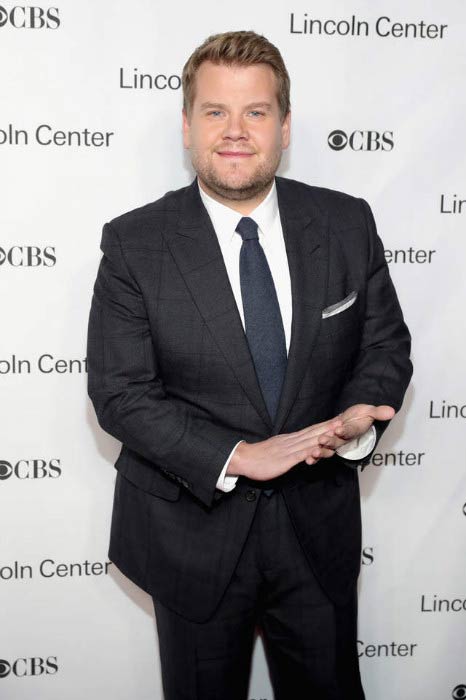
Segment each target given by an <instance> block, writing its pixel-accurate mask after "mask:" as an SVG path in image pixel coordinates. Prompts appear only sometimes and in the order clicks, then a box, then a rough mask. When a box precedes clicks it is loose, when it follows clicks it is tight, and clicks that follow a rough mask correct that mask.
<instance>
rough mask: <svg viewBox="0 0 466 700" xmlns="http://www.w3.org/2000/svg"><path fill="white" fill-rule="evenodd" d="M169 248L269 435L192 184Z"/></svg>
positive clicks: (223, 273)
mask: <svg viewBox="0 0 466 700" xmlns="http://www.w3.org/2000/svg"><path fill="white" fill-rule="evenodd" d="M167 244H168V246H169V248H170V251H171V253H172V255H173V257H174V259H175V261H176V263H177V265H178V268H179V270H180V273H181V275H182V276H183V278H184V280H185V283H186V285H187V286H188V288H189V291H190V292H191V295H192V298H193V301H194V303H195V304H196V306H197V308H198V309H199V313H200V314H201V316H202V318H203V319H204V321H205V323H206V325H207V326H208V328H209V330H210V332H211V334H212V336H213V337H214V339H215V341H216V343H217V345H218V347H219V348H220V350H221V352H222V353H223V355H224V357H225V360H226V361H227V362H228V364H229V365H230V367H231V369H232V370H233V372H234V374H235V376H236V378H237V379H238V381H239V383H240V384H241V386H242V387H243V389H244V391H245V393H246V395H247V396H248V398H249V400H250V401H251V403H252V405H253V406H254V407H255V409H256V411H257V412H258V414H259V415H260V416H261V418H262V420H263V421H264V423H265V425H266V427H267V430H268V431H269V432H270V431H271V430H272V421H271V420H270V416H269V414H268V412H267V407H266V405H265V402H264V399H263V396H262V392H261V390H260V387H259V383H258V381H257V376H256V372H255V369H254V364H253V361H252V357H251V353H250V351H249V345H248V342H247V339H246V335H245V333H244V330H243V324H242V322H241V317H240V315H239V311H238V307H237V305H236V300H235V297H234V294H233V290H232V288H231V285H230V280H229V277H228V273H227V270H226V267H225V262H224V260H223V255H222V251H221V248H220V244H219V242H218V238H217V235H216V233H215V230H214V228H213V225H212V222H211V220H210V217H209V215H208V213H207V211H206V208H205V207H204V204H203V203H202V200H201V197H200V194H199V189H198V185H197V182H196V180H194V181H193V182H192V183H191V185H190V186H189V187H188V188H186V190H185V193H184V202H183V205H182V210H181V215H180V218H179V221H178V226H177V229H176V230H175V231H174V232H173V234H172V235H168V236H167Z"/></svg>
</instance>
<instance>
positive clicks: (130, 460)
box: [115, 445, 181, 501]
mask: <svg viewBox="0 0 466 700" xmlns="http://www.w3.org/2000/svg"><path fill="white" fill-rule="evenodd" d="M115 469H116V470H117V471H119V472H120V474H122V475H123V476H124V477H125V478H126V479H128V481H131V483H132V484H134V485H135V486H137V487H138V488H139V489H141V490H142V491H146V492H147V493H150V494H152V495H153V496H158V497H159V498H164V499H165V500H167V501H177V500H178V498H179V497H180V488H181V487H180V485H179V484H177V483H176V482H175V481H172V480H171V479H170V477H168V476H165V475H164V474H163V472H162V471H161V470H160V469H159V468H158V467H157V465H156V464H154V463H153V462H150V461H149V460H148V459H146V458H145V457H142V456H141V455H140V454H138V453H137V452H134V450H130V449H128V448H127V447H125V446H124V445H123V447H122V449H121V452H120V456H119V457H118V459H117V461H116V462H115Z"/></svg>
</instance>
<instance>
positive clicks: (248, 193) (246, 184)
mask: <svg viewBox="0 0 466 700" xmlns="http://www.w3.org/2000/svg"><path fill="white" fill-rule="evenodd" d="M273 178H274V175H273V174H272V175H270V176H268V177H266V178H258V179H256V180H251V179H240V178H238V179H234V178H232V179H220V178H209V179H204V178H201V179H202V181H203V182H204V183H205V184H206V185H207V187H209V188H210V189H211V190H212V192H215V194H217V195H218V196H220V197H223V198H224V199H231V200H235V201H242V200H245V199H251V197H256V196H257V195H258V194H260V193H261V192H263V191H264V190H265V189H267V188H268V187H269V186H270V184H271V182H272V180H273Z"/></svg>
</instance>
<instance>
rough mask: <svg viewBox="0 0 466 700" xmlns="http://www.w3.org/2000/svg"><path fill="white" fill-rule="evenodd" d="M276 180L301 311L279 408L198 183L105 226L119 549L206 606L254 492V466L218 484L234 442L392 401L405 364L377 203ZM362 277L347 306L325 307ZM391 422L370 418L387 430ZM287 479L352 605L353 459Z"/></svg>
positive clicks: (195, 605) (108, 408)
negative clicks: (223, 486)
mask: <svg viewBox="0 0 466 700" xmlns="http://www.w3.org/2000/svg"><path fill="white" fill-rule="evenodd" d="M276 184H277V196H278V205H279V211H280V217H281V221H282V227H283V234H284V238H285V243H286V251H287V257H288V265H289V270H290V277H291V285H292V304H293V318H292V329H291V341H290V349H289V355H288V364H287V370H286V376H285V380H284V385H283V389H282V394H281V397H280V403H279V407H278V411H277V415H276V417H275V420H274V421H273V423H272V421H271V420H270V417H269V415H268V413H267V410H266V407H265V404H264V400H263V397H262V394H261V391H260V388H259V385H258V382H257V378H256V375H255V371H254V366H253V362H252V358H251V355H250V352H249V348H248V345H247V341H246V336H245V334H244V331H243V327H242V324H241V319H240V316H239V313H238V309H237V306H236V303H235V299H234V296H233V292H232V290H231V286H230V283H229V279H228V275H227V271H226V268H225V265H224V261H223V257H222V254H221V250H220V247H219V243H218V240H217V237H216V234H215V231H214V229H213V227H212V224H211V221H210V218H209V216H208V215H207V212H206V210H205V208H204V206H203V204H202V201H201V199H200V196H199V191H198V187H197V183H196V181H195V180H194V181H193V183H192V184H191V185H189V186H188V187H185V188H182V189H179V190H176V191H173V192H169V193H167V194H166V195H165V196H164V197H162V198H161V199H159V200H157V201H156V202H153V203H151V204H148V205H146V206H143V207H141V208H139V209H136V210H134V211H131V212H129V213H126V214H123V215H122V216H119V217H117V218H116V219H114V220H113V221H111V222H110V223H109V224H106V225H105V226H104V229H103V235H102V243H101V249H102V251H103V257H102V260H101V262H100V267H99V270H98V275H97V279H96V282H95V286H94V294H93V298H92V304H91V310H90V319H89V330H88V351H87V356H88V370H89V385H88V392H89V396H90V398H91V400H92V402H93V405H94V407H95V411H96V414H97V417H98V421H99V424H100V425H101V426H102V428H103V429H104V430H105V431H107V432H108V433H110V434H111V435H113V436H114V437H115V438H117V439H118V440H120V441H121V442H122V443H123V445H122V449H121V452H120V455H119V457H118V459H117V462H116V464H115V467H116V469H117V472H118V473H117V478H116V484H115V495H114V506H113V516H112V527H111V541H110V551H109V556H110V559H111V560H112V561H113V562H114V563H115V564H116V566H117V567H118V568H119V569H120V570H121V571H122V572H123V573H125V574H126V575H127V576H128V577H129V578H130V579H131V580H133V581H134V582H135V583H136V584H138V585H139V586H140V587H141V588H143V589H144V590H146V591H147V592H148V593H150V594H151V595H153V596H155V597H156V598H157V599H158V600H160V601H161V602H162V603H163V604H164V605H166V606H167V607H168V608H170V609H171V610H173V611H175V612H177V613H178V614H180V615H182V616H184V617H186V618H188V619H190V620H193V621H197V622H202V621H203V620H206V619H207V618H208V617H209V615H210V614H211V613H212V611H213V610H214V609H215V607H216V605H217V603H218V601H219V600H220V599H221V597H222V594H223V592H224V591H225V589H226V587H227V585H228V582H229V580H230V578H231V576H232V573H233V571H234V568H235V565H236V562H237V561H238V558H239V556H240V553H241V550H242V548H243V545H244V543H245V541H246V538H247V535H248V530H249V528H250V526H251V522H252V519H253V517H254V512H255V508H256V507H257V503H258V501H257V500H255V501H254V500H250V499H249V498H247V493H248V490H249V489H250V487H251V484H250V483H249V481H248V480H247V479H245V478H244V477H240V478H239V479H238V483H237V486H236V488H235V489H234V490H233V491H231V492H230V493H223V492H220V491H218V490H217V489H216V488H215V484H216V481H217V478H218V475H219V473H220V470H221V468H222V466H223V464H224V463H225V461H226V459H227V458H228V455H229V454H230V452H231V450H232V448H233V446H234V445H235V444H236V443H237V442H238V440H240V439H245V440H247V441H248V442H258V441H261V440H264V439H266V438H268V437H270V436H272V435H276V434H279V433H285V432H293V431H296V430H300V429H301V428H304V427H306V426H308V425H311V424H313V423H317V422H320V421H323V420H326V419H328V418H330V417H333V416H334V415H335V414H337V413H339V412H341V411H342V410H344V409H346V408H347V407H349V406H351V405H353V404H356V403H369V404H388V405H390V406H393V407H394V408H395V410H398V409H399V408H400V406H401V403H402V400H403V396H404V393H405V391H406V388H407V385H408V383H409V380H410V377H411V373H412V367H411V363H410V360H409V353H410V335H409V332H408V329H407V327H406V325H405V323H404V320H403V315H402V312H401V309H400V306H399V303H398V299H397V295H396V292H395V290H394V287H393V284H392V282H391V279H390V276H389V272H388V267H387V264H386V262H385V259H384V252H383V246H382V243H381V241H380V238H379V237H378V235H377V232H376V227H375V223H374V219H373V217H372V213H371V210H370V207H369V205H368V204H367V203H366V202H365V201H364V200H362V199H358V198H355V197H352V196H349V195H347V194H344V193H341V192H337V191H333V190H330V189H324V188H318V187H313V186H309V185H306V184H304V183H300V182H297V181H294V180H290V179H286V178H281V177H277V178H276ZM284 264H287V262H286V261H284ZM354 291H356V292H357V296H356V300H355V302H354V303H353V304H351V305H350V306H349V307H348V308H346V309H345V310H343V311H342V312H341V313H336V314H333V315H330V316H328V317H325V315H324V318H323V317H322V311H323V309H325V308H327V307H329V306H332V305H334V304H337V303H338V302H339V301H340V300H342V299H345V298H346V297H348V295H349V294H351V292H354ZM385 427H386V424H385V423H384V424H378V425H376V429H377V435H378V438H380V435H381V434H382V432H383V430H384V429H385ZM369 460H370V455H369V456H368V457H366V458H365V460H364V461H363V462H364V464H366V463H367V462H368V461H369ZM352 466H354V464H353V465H352ZM269 483H270V482H269ZM276 483H277V486H278V487H279V488H280V489H281V491H282V494H283V497H284V499H285V502H286V505H287V508H288V511H289V514H290V516H291V519H292V522H293V525H294V527H295V530H296V533H297V536H298V538H299V541H300V543H301V545H302V547H303V549H304V552H305V554H306V557H307V558H308V560H309V564H310V566H311V567H312V569H313V571H314V573H315V576H316V577H317V579H318V581H319V583H320V585H321V586H322V587H323V589H324V590H325V591H326V593H327V595H328V596H329V597H330V599H331V600H333V601H334V602H335V603H336V604H343V603H344V602H345V601H346V600H347V599H348V597H349V596H351V595H352V592H353V591H354V586H355V581H356V579H357V576H358V573H359V567H360V548H361V520H360V500H359V487H358V478H357V472H356V470H355V469H354V468H353V469H351V468H349V465H348V464H347V463H345V460H343V459H341V458H339V457H337V456H335V457H333V458H331V459H326V460H321V461H320V462H319V463H317V464H316V465H314V466H308V465H306V464H305V463H304V462H303V463H301V464H298V465H296V467H294V468H293V469H292V470H291V471H290V472H289V473H288V474H287V475H285V478H283V479H281V478H280V480H278V481H277V482H276ZM256 485H257V486H259V487H260V485H261V483H260V482H258V484H256Z"/></svg>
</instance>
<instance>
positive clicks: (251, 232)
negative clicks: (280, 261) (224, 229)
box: [235, 216, 259, 241]
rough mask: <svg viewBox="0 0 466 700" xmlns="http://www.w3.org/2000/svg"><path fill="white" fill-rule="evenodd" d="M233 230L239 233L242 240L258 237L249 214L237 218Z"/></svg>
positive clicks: (255, 226) (255, 225) (254, 223)
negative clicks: (237, 220) (236, 223)
mask: <svg viewBox="0 0 466 700" xmlns="http://www.w3.org/2000/svg"><path fill="white" fill-rule="evenodd" d="M235 231H236V232H237V233H239V234H240V236H241V238H242V239H243V241H249V240H251V239H253V238H256V239H258V238H259V235H258V233H257V224H256V222H255V221H254V219H251V217H249V216H243V218H242V219H240V220H239V222H238V226H237V227H236V229H235Z"/></svg>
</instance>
